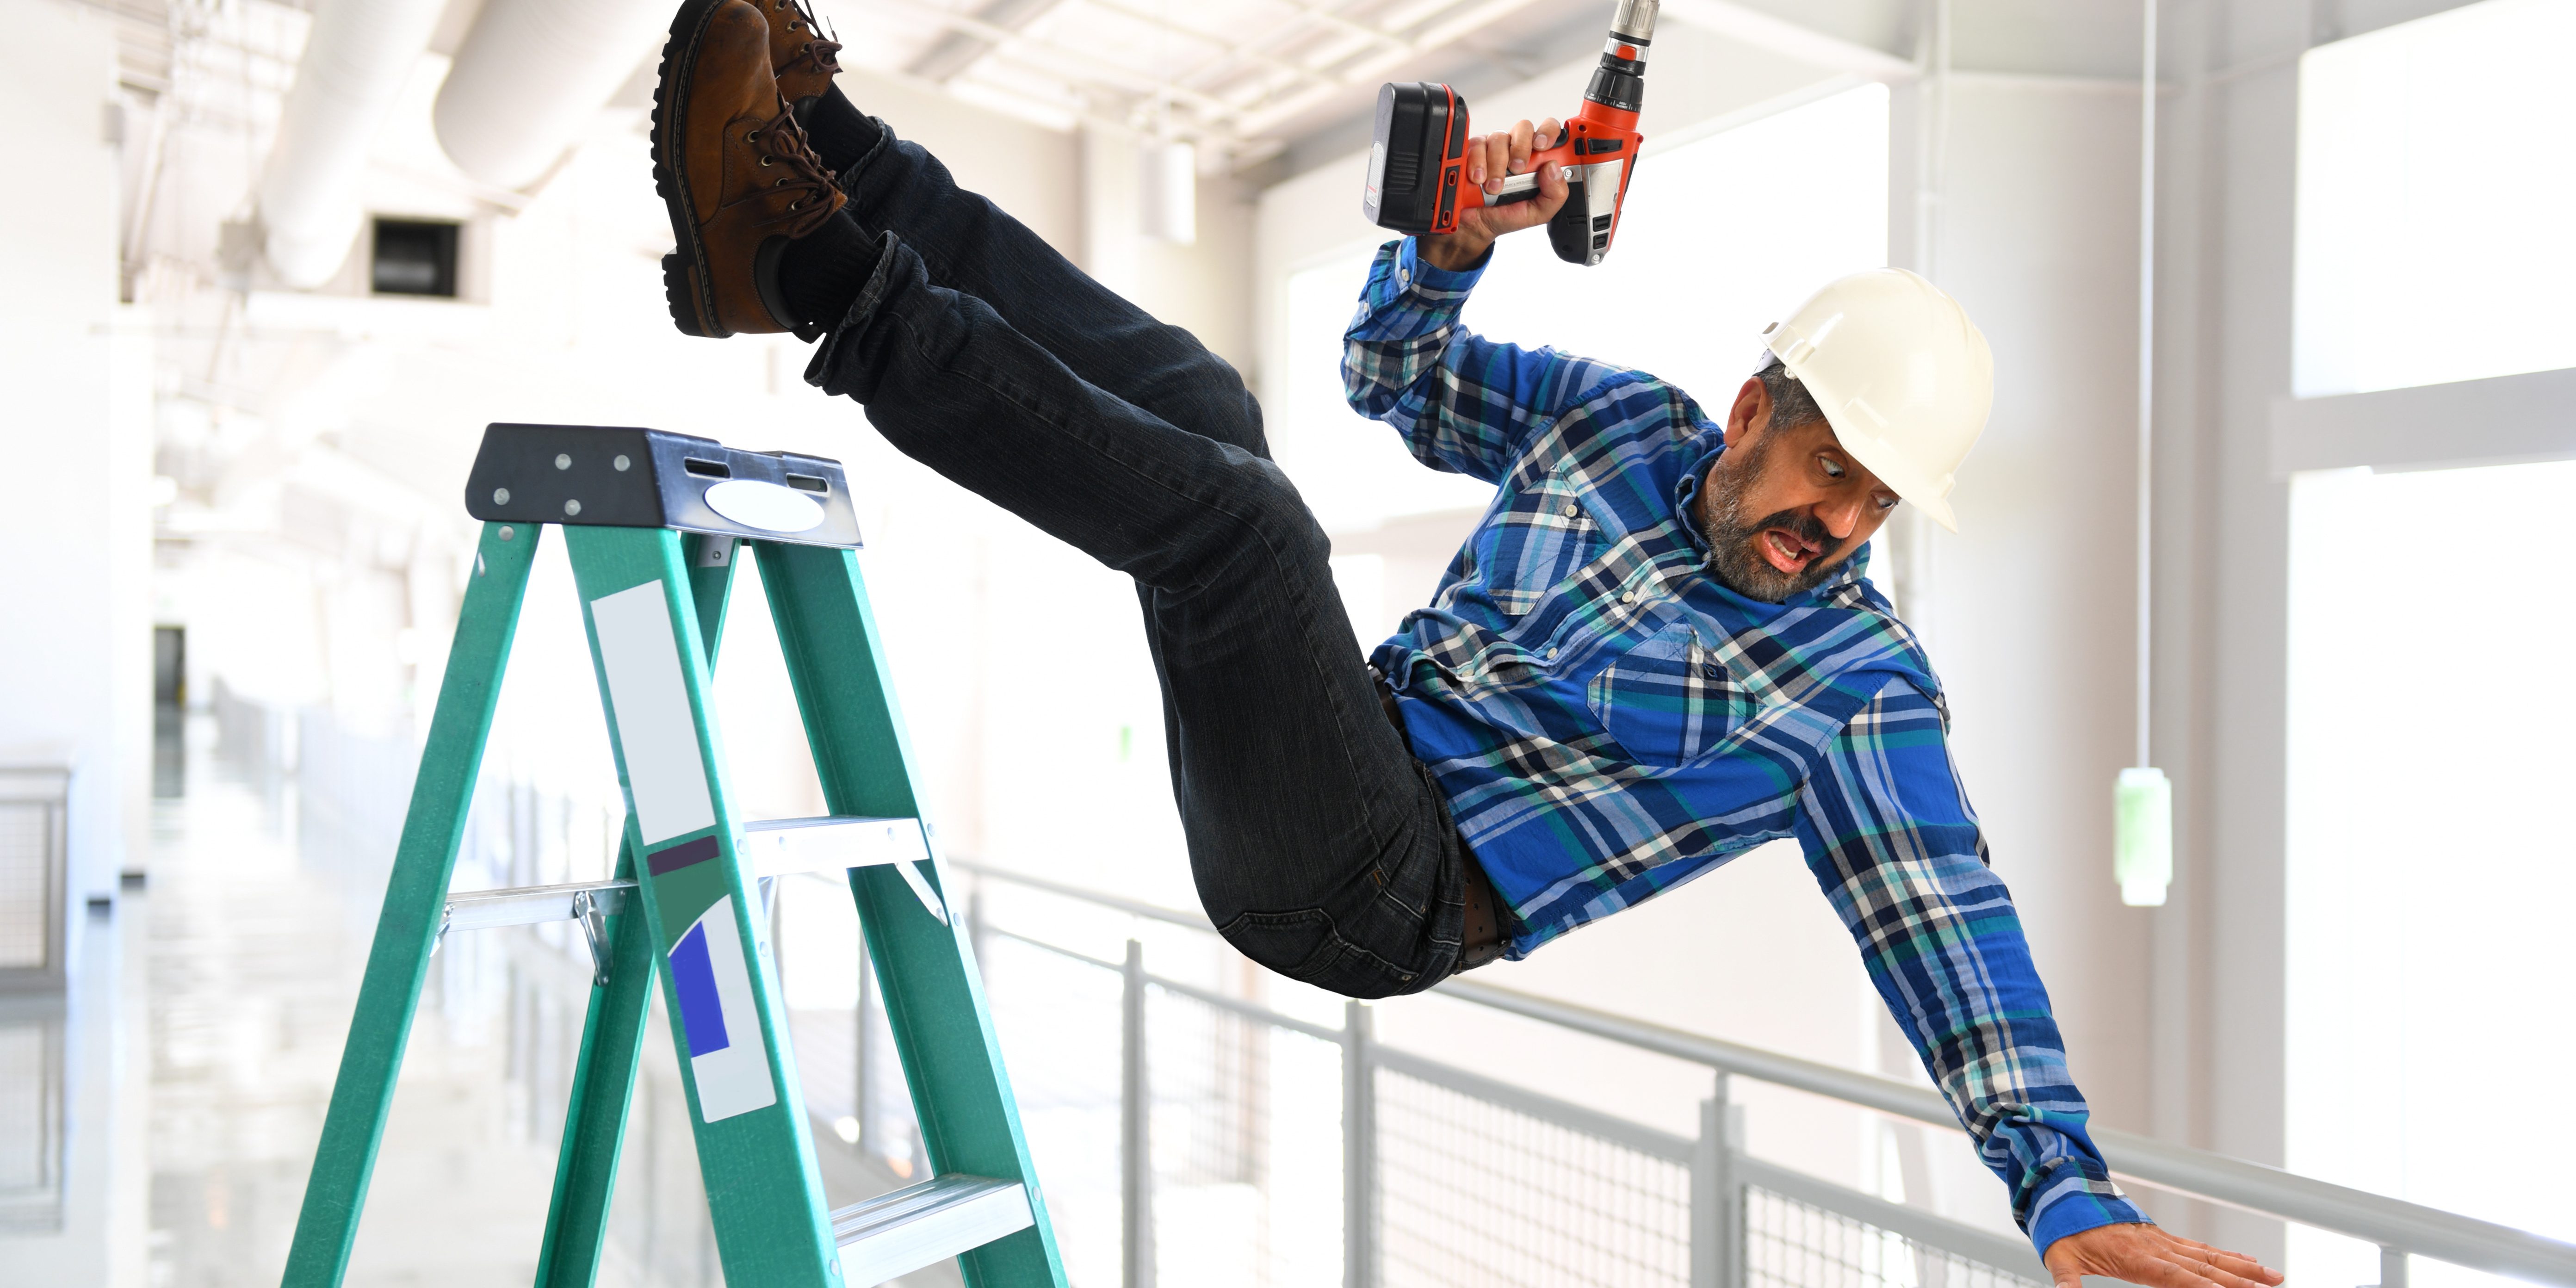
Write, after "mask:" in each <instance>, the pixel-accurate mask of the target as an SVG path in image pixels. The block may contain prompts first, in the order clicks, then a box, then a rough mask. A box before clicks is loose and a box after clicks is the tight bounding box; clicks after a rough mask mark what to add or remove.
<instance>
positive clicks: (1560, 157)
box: [1361, 0, 1657, 264]
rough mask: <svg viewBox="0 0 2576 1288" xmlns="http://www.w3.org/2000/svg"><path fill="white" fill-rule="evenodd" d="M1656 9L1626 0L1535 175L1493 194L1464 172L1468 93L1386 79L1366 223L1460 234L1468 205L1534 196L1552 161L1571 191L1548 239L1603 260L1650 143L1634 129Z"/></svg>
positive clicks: (1590, 259) (1566, 255) (1647, 0)
mask: <svg viewBox="0 0 2576 1288" xmlns="http://www.w3.org/2000/svg"><path fill="white" fill-rule="evenodd" d="M1656 7H1657V0H1621V2H1620V5H1619V9H1618V12H1617V13H1616V15H1614V16H1613V18H1612V20H1611V26H1610V38H1609V40H1608V41H1607V42H1606V43H1605V44H1604V45H1603V46H1602V51H1601V63H1600V66H1599V67H1598V68H1597V69H1596V70H1595V71H1594V72H1593V73H1592V84H1591V86H1590V87H1589V88H1587V89H1586V90H1585V91H1584V95H1583V105H1582V106H1581V107H1579V108H1577V109H1576V110H1575V112H1574V114H1573V116H1571V117H1569V118H1568V119H1567V120H1566V122H1565V133H1564V135H1563V137H1561V138H1560V139H1559V140H1558V141H1557V143H1556V145H1555V146H1554V147H1551V148H1548V149H1546V150H1544V151H1541V152H1537V153H1535V154H1533V155H1532V156H1531V157H1530V169H1531V172H1530V173H1528V174H1518V175H1512V176H1509V177H1508V178H1506V179H1505V180H1504V181H1503V190H1502V191H1501V192H1500V193H1497V194H1495V195H1493V196H1490V197H1489V196H1487V195H1486V194H1485V190H1484V189H1483V188H1482V187H1481V186H1479V185H1477V184H1475V183H1471V182H1469V181H1468V179H1467V173H1466V170H1467V166H1466V161H1467V144H1468V141H1469V140H1470V139H1471V138H1472V137H1473V130H1472V128H1471V127H1470V125H1469V123H1468V114H1467V100H1466V98H1465V97H1464V96H1462V95H1460V94H1459V93H1458V91H1456V90H1454V89H1452V88H1450V87H1449V86H1447V85H1440V84H1434V83H1430V82H1424V81H1413V82H1405V83H1397V84H1390V85H1386V86H1383V87H1381V88H1380V89H1379V90H1378V101H1377V135H1376V142H1375V145H1374V146H1373V147H1372V148H1371V150H1370V155H1369V178H1368V188H1367V190H1366V193H1365V194H1364V195H1363V197H1362V199H1361V208H1362V211H1363V212H1364V213H1365V214H1367V216H1368V217H1369V220H1370V222H1372V223H1375V224H1377V225H1379V226H1380V227H1384V228H1391V229H1394V230H1396V231H1398V232H1406V233H1416V234H1423V233H1433V234H1436V233H1450V232H1456V231H1457V230H1458V216H1459V214H1460V213H1461V212H1463V211H1468V210H1473V209H1475V208H1476V207H1478V206H1502V205H1510V204H1512V203H1515V202H1521V201H1531V200H1535V199H1536V198H1537V197H1538V195H1539V194H1538V175H1537V169H1538V166H1539V164H1540V163H1542V162H1546V161H1554V162H1556V163H1557V165H1558V166H1560V167H1561V168H1562V169H1563V171H1564V174H1565V179H1566V183H1567V185H1568V188H1569V191H1568V193H1567V196H1566V202H1565V206H1564V208H1562V209H1560V210H1559V211H1557V213H1556V216H1555V217H1554V218H1552V219H1550V220H1549V221H1548V228H1547V233H1548V241H1549V243H1550V244H1551V245H1553V246H1554V247H1555V248H1556V254H1557V257H1558V258H1560V259H1563V260H1565V261H1566V262H1568V263H1574V264H1598V263H1600V262H1601V260H1602V257H1603V256H1605V255H1607V254H1608V253H1609V250H1610V243H1611V242H1612V241H1613V240H1614V239H1615V238H1616V237H1617V235H1618V226H1619V210H1620V203H1621V202H1622V201H1623V200H1624V199H1625V198H1626V197H1627V194H1628V176H1629V175H1630V174H1632V173H1634V172H1635V169H1636V164H1637V152H1638V149H1639V148H1640V147H1642V146H1643V145H1644V143H1645V136H1644V135H1642V134H1639V133H1638V132H1637V113H1638V110H1639V109H1640V108H1641V107H1642V106H1643V103H1644V98H1645V72H1646V51H1647V46H1648V45H1649V43H1651V41H1652V40H1653V38H1654V30H1655V10H1656Z"/></svg>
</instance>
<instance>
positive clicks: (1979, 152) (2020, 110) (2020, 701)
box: [1890, 76, 2153, 1129]
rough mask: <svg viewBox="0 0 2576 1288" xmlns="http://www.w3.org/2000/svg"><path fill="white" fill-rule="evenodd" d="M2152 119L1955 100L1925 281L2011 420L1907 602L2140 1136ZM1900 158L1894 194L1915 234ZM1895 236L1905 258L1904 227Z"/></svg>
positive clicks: (2115, 104) (1989, 821) (2037, 932)
mask: <svg viewBox="0 0 2576 1288" xmlns="http://www.w3.org/2000/svg"><path fill="white" fill-rule="evenodd" d="M2137 112H2138V96H2137V91H2136V89H2135V87H2134V86H2129V85H2124V84H2120V83H2118V82H2083V81H2071V80H2056V79H2049V80H2043V79H2039V78H2026V77H2003V76H1967V77H1959V78H1957V79H1956V81H1955V83H1954V84H1953V85H1952V87H1951V90H1950V140H1949V166H1948V174H1947V181H1946V183H1945V185H1944V191H1943V196H1942V205H1941V210H1942V215H1941V220H1940V224H1939V228H1940V233H1939V240H1938V243H1937V246H1936V247H1935V250H1934V255H1933V271H1934V273H1935V275H1936V280H1937V281H1938V282H1939V283H1940V285H1941V286H1942V287H1943V288H1944V289H1946V290H1948V291H1949V292H1951V293H1952V294H1953V295H1955V296H1956V297H1957V298H1958V300H1959V302H1960V303H1961V304H1962V305H1963V306H1965V307H1966V309H1967V310H1968V315H1969V316H1970V317H1971V318H1973V319H1975V320H1976V322H1977V324H1978V326H1979V328H1980V329H1981V330H1983V331H1984V332H1985V335H1986V339H1987V342H1988V343H1989V344H1990V345H1991V346H1992V347H1993V349H1994V355H1995V405H1994V412H1993V416H1992V418H1991V419H1990V420H1989V421H1988V422H1987V426H1986V432H1985V436H1984V437H1983V438H1981V439H1979V440H1978V443H1977V447H1976V450H1975V452H1974V453H1973V454H1971V455H1970V456H1969V458H1968V460H1967V462H1966V464H1965V465H1964V466H1963V467H1962V468H1961V469H1960V471H1959V483H1958V490H1957V491H1956V492H1955V493H1954V494H1953V497H1952V499H1953V503H1954V506H1955V508H1956V510H1957V512H1958V515H1959V529H1960V530H1959V533H1958V534H1957V535H1956V536H1952V535H1950V534H1947V533H1937V532H1936V533H1934V534H1933V541H1932V547H1931V560H1930V565H1931V566H1930V569H1929V571H1930V578H1929V584H1928V585H1927V586H1925V587H1922V588H1920V589H1918V590H1917V591H1916V593H1915V594H1914V595H1913V596H1912V599H1913V601H1914V603H1915V604H1920V605H1922V607H1923V608H1924V609H1926V610H1927V611H1923V612H1919V613H1918V612H1915V611H1914V608H1913V606H1912V605H1909V609H1908V612H1909V616H1918V617H1922V618H1924V619H1926V620H1924V621H1922V622H1920V623H1918V624H1919V625H1921V626H1922V627H1924V628H1925V630H1926V634H1927V638H1926V644H1927V646H1928V648H1929V649H1930V652H1931V656H1932V664H1933V666H1934V667H1935V668H1936V669H1937V670H1938V671H1939V672H1940V674H1941V677H1942V680H1943V682H1944V683H1945V684H1946V685H1947V686H1948V688H1949V691H1950V706H1951V711H1952V713H1953V717H1954V723H1953V727H1952V732H1953V747H1954V751H1955V754H1956V756H1957V757H1958V760H1959V764H1960V771H1961V774H1962V776H1963V778H1964V779H1965V785H1966V787H1967V790H1968V795H1969V799H1970V800H1971V801H1973V802H1974V803H1975V805H1976V807H1977V810H1978V814H1979V817H1980V819H1981V821H1982V822H1983V824H1984V826H1985V831H1986V837H1987V841H1988V843H1989V844H1990V845H1991V846H1992V848H1993V853H1994V865H1995V870H1996V872H1997V873H1999V874H2000V875H2002V876H2003V878H2004V879H2005V881H2006V882H2007V883H2009V884H2010V885H2011V887H2012V890H2013V894H2014V897H2015V902H2016V903H2017V904H2018V905H2019V907H2020V909H2021V912H2022V920H2023V924H2024V927H2025V928H2026V930H2027V932H2028V934H2029V936H2030V940H2031V949H2032V952H2033V954H2034V955H2035V957H2036V959H2037V961H2038V963H2039V967H2040V970H2041V974H2042V977H2043V978H2044V979H2045V980H2046V981H2047V983H2048V987H2049V992H2050V994H2051V996H2052V999H2053V1000H2054V1001H2055V1003H2056V1011H2057V1018H2058V1023H2059V1025H2060V1026H2061V1027H2062V1028H2063V1030H2064V1031H2065V1035H2066V1041H2067V1048H2068V1054H2069V1057H2070V1059H2071V1061H2072V1063H2073V1067H2074V1072H2075V1074H2076V1078H2077V1081H2078V1083H2079V1085H2081V1086H2082V1087H2083V1088H2084V1090H2085V1093H2086V1095H2087V1096H2088V1097H2089V1098H2090V1099H2091V1101H2092V1103H2093V1108H2094V1111H2095V1113H2096V1114H2097V1115H2098V1116H2100V1117H2101V1118H2102V1119H2104V1120H2105V1121H2108V1122H2111V1123H2114V1124H2117V1125H2119V1126H2123V1127H2129V1128H2133V1129H2134V1128H2140V1127H2143V1126H2145V1125H2146V1113H2145V1109H2146V1098H2145V1097H2146V1088H2145V1065H2144V1059H2143V1057H2144V1054H2145V1051H2146V1049H2147V1034H2146V1031H2145V1027H2144V1025H2143V1022H2142V1016H2143V1014H2144V1012H2145V1008H2146V951H2147V948H2146V945H2147V931H2148V921H2149V918H2150V917H2151V916H2152V915H2153V914H2152V913H2150V912H2147V911H2145V910H2140V909H2130V908H2124V907H2122V906H2121V905H2120V902H2119V899H2118V896H2117V892H2116V890H2115V888H2114V886H2113V885H2112V882H2111V875H2110V874H2111V868H2110V839H2111V833H2110V800H2111V783H2112V780H2113V777H2114V776H2115V775H2116V774H2117V772H2118V770H2119V768H2120V767H2121V766H2122V765H2124V764H2126V763H2127V762H2128V759H2129V757H2130V754H2131V752H2130V740H2131V730H2132V721H2131V717H2130V710H2131V707H2130V694H2131V687H2130V686H2131V677H2132V674H2133V670H2132V668H2133V666H2134V661H2135V651H2134V649H2133V647H2132V642H2131V630H2132V623H2133V621H2134V617H2133V614H2132V612H2131V604H2132V602H2133V597H2134V595H2135V593H2136V592H2135V588H2136V579H2135V577H2134V576H2133V575H2132V573H2131V569H2132V567H2133V560H2134V557H2135V546H2134V544H2133V542H2134V531H2135V528H2134V524H2135V521H2136V520H2135V515H2136V507H2135V505H2134V504H2133V501H2132V498H2133V496H2134V488H2135V486H2136V478H2137V472H2136V464H2135V462H2136V423H2137V402H2136V398H2137V394H2136V390H2137V374H2136V373H2137V349H2136V344H2137V325H2136V322H2137V259H2136V255H2137V227H2138V221H2137V192H2138V188H2137V163H2138V137H2137V135H2138V119H2137ZM1910 125H1911V121H1910V117H1909V118H1908V120H1907V127H1908V128H1900V129H1899V130H1898V137H1899V138H1900V139H1904V138H1908V137H1910V135H1911V129H1910ZM1908 151H1909V150H1908V149H1904V148H1899V149H1898V153H1899V155H1900V156H1904V157H1905V159H1904V160H1902V161H1900V163H1899V167H1898V168H1899V170H1900V171H1901V172H1902V173H1901V181H1900V182H1898V183H1895V184H1892V185H1891V188H1890V191H1891V194H1893V196H1894V199H1895V201H1896V202H1897V204H1899V205H1900V206H1901V207H1904V208H1906V209H1907V213H1908V214H1910V213H1911V211H1910V207H1911V204H1912V200H1911V199H1912V195H1913V178H1914V175H1913V166H1912V162H1911V158H1910V156H1905V154H1906V153H1907V152H1908ZM1890 222H1891V225H1892V226H1894V227H1898V228H1900V229H1903V230H1904V231H1903V232H1902V233H1901V234H1900V238H1901V240H1902V241H1903V242H1909V243H1910V241H1911V221H1910V220H1907V219H1893V220H1891V221H1890ZM1900 254H1901V256H1902V258H1899V259H1898V261H1897V262H1900V263H1907V262H1917V263H1919V262H1920V261H1919V259H1917V258H1915V256H1916V254H1917V252H1915V250H1914V248H1913V247H1912V246H1911V245H1903V246H1902V247H1901V249H1900ZM1926 601H1928V602H1926Z"/></svg>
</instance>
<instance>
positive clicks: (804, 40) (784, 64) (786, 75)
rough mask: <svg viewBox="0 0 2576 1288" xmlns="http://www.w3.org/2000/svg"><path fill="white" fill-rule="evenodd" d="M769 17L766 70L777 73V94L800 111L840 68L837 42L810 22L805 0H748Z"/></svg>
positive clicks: (829, 83) (820, 94) (811, 17)
mask: <svg viewBox="0 0 2576 1288" xmlns="http://www.w3.org/2000/svg"><path fill="white" fill-rule="evenodd" d="M752 2H753V3H755V4H757V5H759V6H760V14H761V16H762V17H764V18H767V19H768V20H769V70H770V71H772V72H774V73H776V74H777V76H778V96H779V97H780V98H783V99H786V100H787V104H788V106H790V107H793V108H795V109H796V110H797V111H798V112H800V113H801V112H803V111H804V110H805V109H806V108H807V107H808V106H810V105H811V104H812V103H813V101H814V100H815V99H818V98H821V97H823V91H825V90H827V89H830V88H831V87H832V77H833V76H834V75H836V74H838V73H839V72H840V70H841V60H840V59H839V58H837V57H835V55H837V54H839V53H840V52H841V43H840V42H839V41H837V40H832V39H828V38H826V37H825V36H824V34H823V31H822V29H821V28H820V27H817V26H816V25H815V24H814V10H813V8H812V6H810V5H808V4H807V3H806V2H805V0H752Z"/></svg>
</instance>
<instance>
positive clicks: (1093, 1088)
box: [983, 934, 1123, 1288]
mask: <svg viewBox="0 0 2576 1288" xmlns="http://www.w3.org/2000/svg"><path fill="white" fill-rule="evenodd" d="M983 964H984V980H985V996H986V998H987V1001H988V1004H989V1005H990V1006H991V1008H992V1011H993V1028H994V1030H995V1032H997V1033H999V1034H1000V1036H1001V1039H1002V1058H1003V1061H1004V1062H1005V1064H1006V1065H1007V1066H1008V1067H1009V1069H1010V1073H1011V1091H1012V1093H1013V1094H1014V1095H1016V1096H1017V1097H1018V1099H1019V1103H1020V1124H1021V1127H1022V1129H1023V1130H1024V1131H1025V1132H1026V1133H1027V1135H1028V1140H1029V1155H1030V1158H1031V1160H1032V1161H1033V1162H1035V1163H1036V1164H1037V1171H1038V1185H1039V1188H1040V1190H1041V1192H1042V1193H1044V1194H1045V1195H1046V1205H1047V1215H1048V1216H1049V1218H1050V1219H1051V1220H1052V1221H1053V1223H1054V1225H1055V1231H1056V1243H1057V1246H1058V1248H1059V1249H1060V1250H1061V1251H1062V1252H1063V1254H1064V1269H1065V1275H1066V1277H1067V1278H1068V1279H1070V1280H1071V1281H1072V1282H1073V1283H1074V1284H1075V1285H1076V1286H1077V1288H1111V1286H1113V1285H1115V1284H1117V1283H1118V1282H1119V1268H1120V1265H1121V1258H1122V1256H1123V1253H1122V1251H1121V1248H1120V1243H1119V1232H1120V1229H1121V1225H1120V1215H1121V1213H1120V1196H1119V1172H1118V1166H1119V1109H1120V1096H1121V1086H1120V1078H1119V1032H1118V1015H1119V990H1120V988H1121V981H1120V979H1119V977H1118V972H1116V971H1114V970H1105V969H1102V968H1101V967H1099V966H1095V965H1093V964H1091V963H1089V962H1086V961H1083V960H1081V959H1079V958H1075V957H1069V956H1066V955H1064V954H1062V953H1058V952H1053V951H1050V950H1048V949H1045V948H1041V947H1038V946H1036V945H1034V944H1031V943H1028V942H1027V941H1025V940H1021V939H1016V938H1013V937H1011V936H1009V935H1002V934H996V935H994V936H992V938H991V939H990V941H989V942H988V944H987V946H986V948H985V949H984V950H983Z"/></svg>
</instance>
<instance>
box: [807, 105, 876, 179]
mask: <svg viewBox="0 0 2576 1288" xmlns="http://www.w3.org/2000/svg"><path fill="white" fill-rule="evenodd" d="M796 119H797V121H798V122H799V123H801V124H803V125H804V127H805V140H806V142H808V143H811V144H813V145H814V155H816V156H819V157H821V158H823V164H824V166H825V167H826V168H828V169H830V170H831V171H832V173H834V174H839V173H840V172H842V171H843V170H847V169H849V168H850V167H851V166H854V165H857V164H858V163H859V158H861V157H864V156H866V155H867V154H868V150H869V149H871V148H874V147H875V146H876V145H877V140H878V138H880V137H882V136H883V135H884V134H885V127H883V126H881V125H878V124H877V123H876V121H875V120H874V119H872V118H870V117H869V116H868V114H867V113H865V112H862V111H860V110H859V109H858V108H857V106H855V105H854V104H852V103H851V102H850V100H849V98H848V97H847V96H846V95H844V94H842V93H841V87H840V86H838V85H833V86H830V87H828V88H826V89H825V90H824V91H823V96H822V97H821V98H813V99H807V100H805V102H804V103H803V104H802V105H800V109H799V110H798V111H797V113H796Z"/></svg>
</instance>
